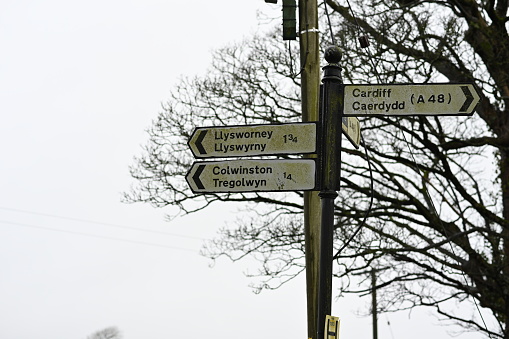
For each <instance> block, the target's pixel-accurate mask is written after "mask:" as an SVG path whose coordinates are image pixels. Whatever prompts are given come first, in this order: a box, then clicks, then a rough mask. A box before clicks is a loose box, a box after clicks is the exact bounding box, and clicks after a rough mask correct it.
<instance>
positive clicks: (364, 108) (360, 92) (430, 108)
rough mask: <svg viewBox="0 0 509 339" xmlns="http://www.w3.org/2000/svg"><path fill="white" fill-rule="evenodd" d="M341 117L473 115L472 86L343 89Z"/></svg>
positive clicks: (476, 96) (474, 92) (476, 98)
mask: <svg viewBox="0 0 509 339" xmlns="http://www.w3.org/2000/svg"><path fill="white" fill-rule="evenodd" d="M344 99H345V100H344V115H346V116H366V115H392V116H393V115H472V114H473V113H474V109H475V107H476V106H477V104H478V103H479V101H480V96H479V93H478V92H477V89H476V87H475V86H474V85H473V84H451V83H447V84H397V85H393V84H391V85H388V84H381V85H374V84H373V85H345V97H344Z"/></svg>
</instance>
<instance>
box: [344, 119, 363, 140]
mask: <svg viewBox="0 0 509 339" xmlns="http://www.w3.org/2000/svg"><path fill="white" fill-rule="evenodd" d="M341 127H342V129H343V132H344V133H345V135H346V137H347V138H348V140H350V142H351V143H352V145H354V146H355V147H356V148H359V144H360V143H361V124H360V122H359V119H357V118H355V117H345V116H344V117H343V119H342V122H341Z"/></svg>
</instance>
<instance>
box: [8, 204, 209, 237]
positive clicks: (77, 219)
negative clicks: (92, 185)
mask: <svg viewBox="0 0 509 339" xmlns="http://www.w3.org/2000/svg"><path fill="white" fill-rule="evenodd" d="M0 209H1V210H5V211H11V212H18V213H25V214H32V215H39V216H43V217H50V218H56V219H62V220H70V221H77V222H83V223H88V224H96V225H103V226H109V227H116V228H123V229H128V230H132V231H138V232H146V233H154V234H162V235H167V236H173V237H180V238H187V239H194V240H205V239H204V238H199V237H193V236H189V235H182V234H176V233H169V232H163V231H156V230H150V229H144V228H138V227H132V226H125V225H119V224H112V223H106V222H102V221H94V220H87V219H81V218H75V217H66V216H61V215H55V214H49V213H42V212H34V211H28V210H22V209H16V208H9V207H3V206H0Z"/></svg>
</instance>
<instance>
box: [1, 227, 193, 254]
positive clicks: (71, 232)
mask: <svg viewBox="0 0 509 339" xmlns="http://www.w3.org/2000/svg"><path fill="white" fill-rule="evenodd" d="M0 224H6V225H14V226H21V227H26V228H33V229H40V230H45V231H53V232H61V233H67V234H73V235H78V236H84V237H91V238H98V239H104V240H112V241H119V242H125V243H130V244H137V245H145V246H152V247H162V248H167V249H172V250H179V251H190V252H195V253H198V251H195V250H192V249H190V248H183V247H175V246H168V245H162V244H155V243H149V242H144V241H137V240H128V239H120V238H116V237H109V236H104V235H97V234H90V233H85V232H77V231H71V230H63V229H59V228H53V227H46V226H39V225H30V224H25V223H19V222H13V221H6V220H0Z"/></svg>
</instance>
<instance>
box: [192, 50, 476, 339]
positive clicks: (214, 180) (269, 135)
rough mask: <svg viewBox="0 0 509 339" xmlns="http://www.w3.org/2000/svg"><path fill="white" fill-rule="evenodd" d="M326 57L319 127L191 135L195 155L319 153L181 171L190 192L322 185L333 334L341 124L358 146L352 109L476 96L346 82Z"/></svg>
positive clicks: (461, 89)
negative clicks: (304, 156) (184, 175)
mask: <svg viewBox="0 0 509 339" xmlns="http://www.w3.org/2000/svg"><path fill="white" fill-rule="evenodd" d="M325 59H326V60H327V61H328V63H329V64H328V65H327V66H325V67H324V68H323V69H324V77H323V79H322V82H323V86H322V90H321V92H320V93H321V99H320V100H321V105H320V107H321V117H320V119H321V121H320V124H321V125H320V126H321V127H320V132H318V128H317V123H315V122H309V123H290V124H280V125H247V126H223V127H199V128H196V129H195V130H194V132H193V134H192V135H191V138H190V139H189V147H190V148H191V151H192V152H193V154H194V156H195V157H196V158H227V157H245V156H255V155H258V156H265V155H283V154H304V153H317V154H318V159H311V158H306V159H258V160H255V159H248V160H224V161H199V162H195V163H194V164H193V165H192V167H191V169H190V170H189V172H188V173H187V175H186V181H187V182H188V184H189V186H190V188H191V190H192V191H193V192H194V193H238V192H269V191H309V190H319V191H320V193H319V196H320V199H321V220H320V231H319V237H318V238H319V239H318V240H319V243H320V245H319V247H320V253H318V262H319V265H318V266H319V272H318V278H317V280H318V281H317V283H318V284H317V285H318V287H317V305H316V310H317V314H316V318H317V323H316V325H317V326H316V329H317V338H316V339H321V338H324V336H325V335H326V337H327V338H337V334H338V332H337V330H336V327H335V326H336V322H337V318H333V317H329V316H328V314H327V313H328V312H330V308H331V307H330V304H331V286H332V261H333V256H332V249H333V246H332V245H333V234H334V228H335V224H334V221H335V215H334V199H335V198H336V197H337V192H336V191H337V190H339V187H340V185H339V183H340V168H341V135H340V134H339V128H341V129H342V131H343V133H344V134H345V135H346V136H347V138H348V139H349V140H350V141H351V142H352V144H353V145H354V146H355V147H357V148H358V147H359V143H360V124H359V120H358V119H357V118H356V117H357V116H380V115H383V116H414V115H421V116H425V115H431V116H439V115H442V116H443V115H445V116H447V115H472V114H473V112H474V109H475V107H476V106H477V104H478V103H479V101H480V93H479V92H478V90H477V89H476V87H475V86H474V85H473V84H451V83H447V84H380V85H377V84H371V85H344V84H343V81H342V79H341V67H340V66H339V61H340V60H341V52H340V51H339V49H338V48H337V47H332V49H328V50H327V51H326V53H325ZM318 134H320V135H318ZM317 172H318V173H317ZM327 317H329V318H327ZM326 319H327V320H326ZM331 321H335V323H334V324H331ZM324 324H326V326H323V325H324ZM338 325H339V324H338Z"/></svg>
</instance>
